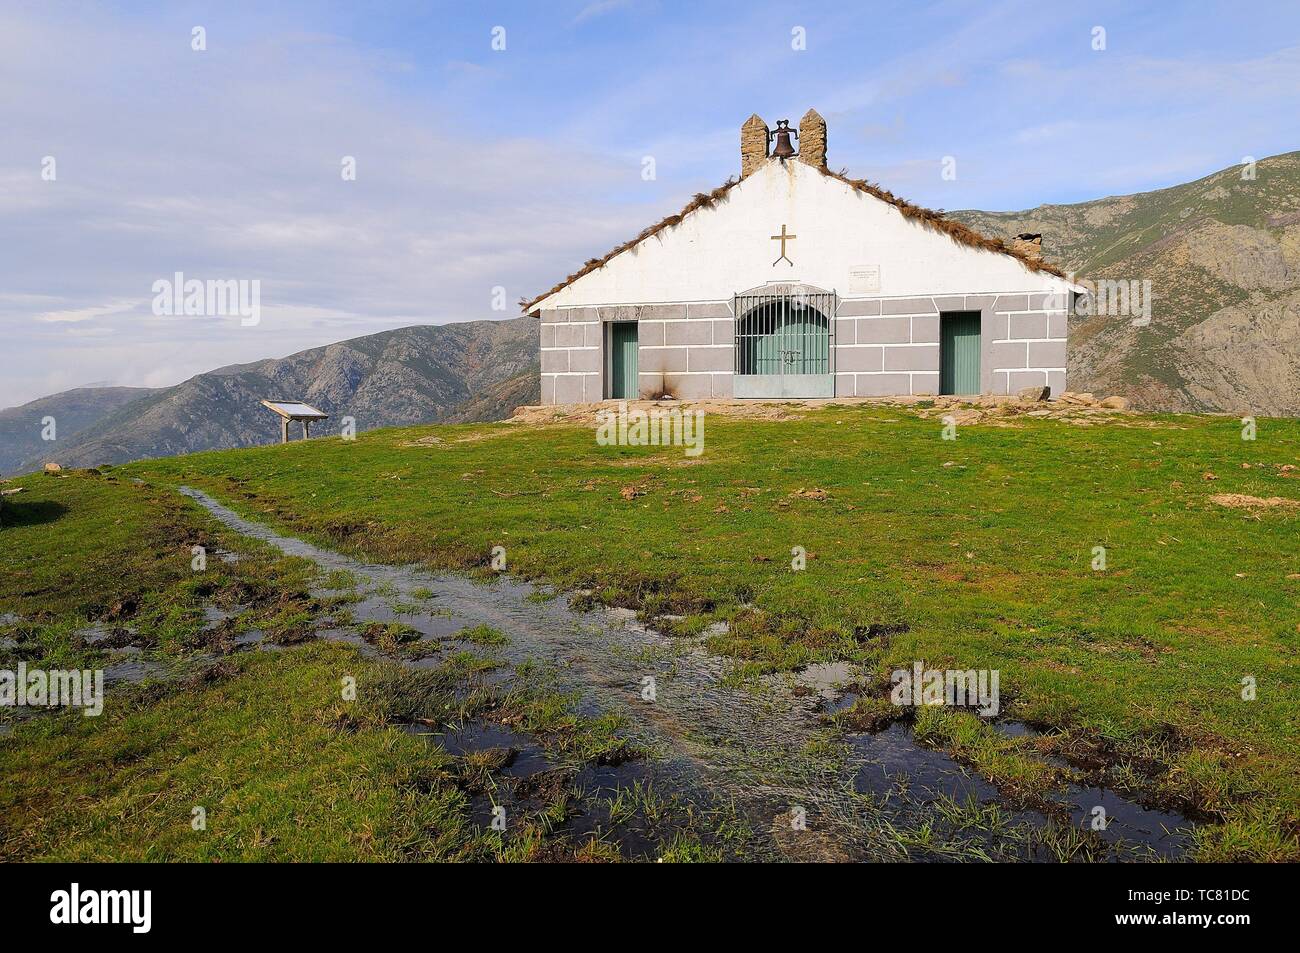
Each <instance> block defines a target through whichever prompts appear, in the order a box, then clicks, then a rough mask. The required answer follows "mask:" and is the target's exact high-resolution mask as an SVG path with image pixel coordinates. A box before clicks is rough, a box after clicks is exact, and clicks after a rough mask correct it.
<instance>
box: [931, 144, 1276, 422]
mask: <svg viewBox="0 0 1300 953" xmlns="http://www.w3.org/2000/svg"><path fill="white" fill-rule="evenodd" d="M952 217H954V218H956V219H958V220H960V221H962V222H965V223H966V224H968V225H971V226H972V227H974V228H976V229H978V230H980V231H982V232H985V233H986V234H990V235H998V236H1001V237H1004V238H1010V237H1012V236H1014V235H1016V234H1019V233H1022V232H1038V233H1041V234H1042V235H1043V249H1044V255H1045V256H1046V257H1047V258H1049V259H1050V260H1052V261H1054V262H1057V263H1059V264H1060V265H1062V266H1063V267H1065V268H1067V269H1068V270H1070V271H1072V272H1073V273H1074V274H1075V275H1076V276H1078V277H1080V278H1087V279H1092V280H1100V279H1113V280H1124V281H1134V280H1136V281H1147V280H1149V281H1150V282H1151V283H1152V292H1153V295H1154V304H1153V309H1152V320H1151V323H1150V324H1149V325H1147V326H1145V327H1136V328H1135V327H1133V326H1132V324H1131V322H1130V319H1129V318H1128V317H1113V316H1104V315H1098V316H1092V317H1087V318H1084V319H1081V320H1079V321H1078V322H1076V323H1073V324H1072V325H1071V328H1070V356H1069V372H1070V387H1071V388H1072V389H1074V390H1078V391H1096V392H1099V393H1107V394H1109V393H1116V394H1125V395H1127V396H1129V397H1131V398H1133V399H1134V401H1135V403H1136V405H1137V406H1139V407H1143V408H1147V409H1158V410H1175V411H1207V410H1208V411H1228V412H1233V413H1237V412H1240V413H1248V414H1276V415H1290V416H1294V415H1298V414H1300V152H1289V153H1285V154H1283V155H1278V156H1273V157H1271V158H1266V159H1262V160H1260V161H1259V162H1258V164H1257V165H1256V167H1255V169H1254V177H1253V178H1243V167H1242V166H1231V167H1229V168H1227V169H1223V170H1222V171H1219V172H1216V173H1214V174H1213V175H1208V176H1206V177H1204V178H1202V179H1198V180H1196V181H1195V182H1188V183H1186V184H1183V185H1178V186H1174V187H1172V188H1168V189H1160V190H1157V191H1154V192H1143V193H1140V194H1136V195H1119V196H1111V197H1109V198H1104V199H1098V200H1096V201H1093V202H1084V203H1080V204H1075V205H1041V206H1039V207H1038V208H1034V209H1028V210H1025V211H1021V212H979V211H963V212H954V213H952Z"/></svg>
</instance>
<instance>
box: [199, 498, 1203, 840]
mask: <svg viewBox="0 0 1300 953" xmlns="http://www.w3.org/2000/svg"><path fill="white" fill-rule="evenodd" d="M181 492H182V493H184V494H185V495H186V496H189V497H190V498H192V499H194V500H195V501H196V502H198V503H199V504H200V505H202V506H203V507H205V508H206V509H207V510H208V511H209V512H210V513H212V514H213V515H214V516H215V517H216V518H217V519H219V520H220V521H221V522H222V523H224V524H225V525H226V526H227V527H229V528H231V529H234V530H236V531H237V532H239V533H242V534H243V535H245V536H250V537H253V538H255V539H258V540H261V541H263V542H265V543H268V544H270V545H272V546H274V547H276V548H277V549H279V550H280V551H281V552H283V553H285V554H286V555H290V556H298V557H302V558H305V559H309V560H311V561H313V562H315V563H316V564H317V565H318V566H319V567H320V568H321V569H322V570H323V571H324V572H326V573H332V572H335V571H340V572H346V573H349V574H350V578H354V579H355V580H356V582H357V587H358V590H359V591H362V592H364V593H365V595H364V598H362V600H361V601H359V602H357V603H354V604H352V605H350V606H348V608H349V609H350V610H351V611H352V613H353V618H354V619H355V620H356V621H357V622H359V623H364V622H370V621H377V622H400V623H403V624H405V625H410V626H412V627H414V628H415V629H416V630H418V631H419V632H420V634H421V636H422V637H423V638H424V639H430V640H445V641H446V646H445V647H446V648H448V649H452V648H455V649H461V648H468V649H474V648H475V647H474V646H472V645H467V644H466V643H463V642H455V641H451V640H453V639H454V637H455V635H456V634H457V633H458V632H460V631H461V630H462V629H466V628H472V627H474V626H479V625H487V626H491V627H492V628H494V629H497V630H499V631H500V632H502V633H504V634H505V635H506V636H507V638H508V641H507V642H506V643H505V644H502V645H495V646H491V647H490V648H484V649H480V650H479V651H481V652H483V653H485V654H486V653H491V654H492V655H494V656H496V657H499V658H500V659H501V660H502V661H503V662H504V663H505V665H506V666H507V667H506V668H504V669H503V670H502V671H501V672H500V673H498V675H497V677H498V678H509V677H510V674H511V673H510V668H509V667H510V666H513V665H515V664H518V663H522V662H525V661H530V662H539V663H542V664H543V665H547V666H549V667H551V668H552V669H553V670H554V671H555V672H557V673H558V677H559V678H560V680H561V683H562V684H561V685H560V687H561V688H562V689H564V690H576V691H578V692H580V693H581V702H580V703H579V710H580V712H581V713H582V714H584V715H594V714H599V713H601V712H608V711H614V712H622V713H624V714H625V715H627V716H628V720H629V723H630V726H631V728H630V732H629V734H630V735H631V737H632V740H633V741H634V742H635V743H638V744H640V745H641V746H643V747H645V748H647V749H649V750H651V751H653V752H654V759H653V762H652V763H640V764H639V765H638V766H637V767H629V766H627V765H623V766H619V767H617V768H610V769H608V771H609V773H608V774H603V775H602V774H592V775H590V776H589V777H587V778H586V779H585V780H586V781H587V782H589V783H591V784H594V785H596V786H597V787H598V788H599V787H600V785H602V784H606V783H608V784H611V785H614V788H615V790H625V786H626V785H627V784H629V783H632V782H631V781H628V780H627V777H635V776H638V775H639V773H640V772H641V771H646V772H649V773H650V774H652V775H653V776H654V778H655V779H656V781H655V783H656V786H659V785H661V784H664V783H665V779H667V782H666V783H667V784H668V788H669V790H677V791H681V792H687V794H688V795H689V794H690V793H692V792H704V793H705V794H706V795H707V796H708V797H711V798H714V799H716V800H717V801H719V802H722V803H729V804H734V805H735V806H736V808H737V809H738V810H739V811H740V812H741V814H742V816H743V817H745V818H746V820H748V821H749V823H750V825H751V826H752V828H753V829H754V830H755V831H756V832H758V834H759V836H760V838H761V839H762V843H761V844H760V845H758V848H757V850H756V854H759V855H761V854H767V855H770V856H772V857H776V858H784V859H794V860H817V859H856V860H877V859H899V855H898V851H899V847H898V844H899V837H898V829H899V827H901V826H908V827H909V828H912V829H923V830H925V831H927V832H928V831H930V830H931V828H932V827H934V826H941V825H938V823H937V812H936V811H935V809H934V804H935V802H936V800H937V799H940V798H945V799H952V800H954V801H957V802H980V803H983V802H989V803H996V802H997V800H998V792H997V790H996V789H995V788H994V787H993V786H992V785H991V784H989V783H988V782H986V781H984V780H983V779H981V778H979V777H978V776H975V775H973V774H972V773H971V772H970V771H968V770H967V769H965V768H964V767H962V766H961V765H960V764H958V763H956V762H955V761H953V760H952V759H951V758H949V757H948V756H947V755H944V754H942V753H941V752H935V751H931V750H929V749H926V748H923V747H921V746H919V745H917V744H916V743H915V741H914V740H913V739H912V736H911V733H910V730H909V729H908V728H907V727H906V726H904V725H901V724H899V725H894V726H891V727H890V728H888V729H886V730H885V731H882V732H879V733H877V734H871V735H851V736H849V737H848V738H839V736H837V735H836V734H835V732H834V729H832V728H830V727H828V726H826V725H824V724H823V723H822V719H823V717H824V714H825V713H826V712H828V711H836V710H839V709H840V708H843V707H847V706H848V705H851V704H852V702H853V698H852V697H851V693H850V695H845V694H843V692H842V688H843V687H844V686H849V685H852V684H853V681H854V675H855V673H854V671H853V670H852V668H851V667H850V666H847V665H843V664H834V665H818V666H810V667H809V668H808V669H805V670H804V671H803V672H800V673H795V674H785V675H780V676H774V677H771V678H767V679H765V680H763V681H762V682H761V684H760V685H759V686H758V687H757V689H756V688H755V687H754V686H753V685H747V686H744V687H740V686H731V685H729V684H727V683H725V682H724V680H723V676H724V675H725V674H726V672H727V670H728V663H727V662H726V660H724V659H721V658H719V657H717V656H714V655H712V654H711V653H709V652H707V651H706V650H705V649H704V647H703V642H704V640H705V636H700V637H697V638H694V639H688V638H670V637H668V636H666V635H663V634H662V633H660V632H658V631H656V630H655V629H653V628H650V627H647V626H645V625H644V624H642V623H641V622H639V621H638V620H637V618H636V613H634V612H631V611H630V610H619V609H612V610H597V611H593V612H590V613H585V614H584V613H579V612H576V611H574V610H572V609H570V608H569V607H568V604H567V600H566V599H563V598H551V597H550V596H551V594H552V592H553V591H552V590H551V589H550V588H549V587H546V586H535V585H533V584H530V583H525V582H519V581H517V580H514V579H510V578H508V577H500V578H498V579H497V580H495V581H494V582H491V583H482V582H478V581H475V580H472V579H469V578H467V577H464V576H456V575H441V574H435V573H431V572H427V571H424V570H421V569H419V568H417V567H413V566H388V565H380V564H371V563H365V562H361V561H359V560H356V559H352V558H350V557H347V556H344V555H342V554H341V553H337V552H334V551H331V550H327V549H323V548H320V547H317V546H315V545H313V544H311V543H308V542H306V541H304V540H301V539H297V538H295V537H291V536H285V535H282V534H280V533H277V532H275V531H274V530H272V529H270V528H268V527H266V526H263V525H261V524H258V523H255V522H252V521H250V520H246V519H244V518H243V517H241V516H239V515H238V514H237V513H235V512H234V511H233V510H231V509H229V508H227V507H225V506H223V505H222V504H220V503H218V502H217V501H216V500H214V499H212V498H211V497H210V496H208V495H207V494H205V493H202V492H200V491H197V490H193V489H190V488H188V487H183V488H181ZM417 593H418V594H417ZM430 593H432V598H430ZM394 605H397V606H398V607H399V608H400V610H402V611H399V609H395V608H394ZM425 606H428V607H429V608H428V609H427V610H426V609H424V608H422V607H425ZM416 607H421V608H420V610H419V611H405V610H407V609H415V608H416ZM717 631H721V630H720V629H719V628H718V627H716V626H715V627H711V629H710V632H717ZM318 636H319V637H322V638H330V639H336V640H339V641H344V642H347V643H349V644H351V645H355V646H356V647H357V648H358V649H360V650H361V651H362V652H365V653H367V654H368V655H372V656H376V657H380V656H382V653H380V652H378V650H376V649H375V647H374V646H372V645H370V644H368V643H366V642H365V641H364V640H363V639H362V638H361V637H360V636H359V635H357V634H356V633H355V632H354V631H353V630H351V629H349V628H333V629H327V630H325V631H322V632H319V633H318ZM440 654H441V653H435V654H434V655H433V656H432V657H430V658H425V659H419V660H411V659H400V658H399V659H398V661H402V662H403V664H407V665H410V666H412V667H420V666H422V665H436V664H438V663H439V655H440ZM382 657H385V658H391V656H382ZM647 679H653V684H654V701H653V702H647V701H645V700H644V699H643V697H642V692H643V690H644V689H645V687H646V685H647V684H648V682H647ZM995 724H997V725H999V730H1000V731H1003V732H1004V733H1009V732H1010V733H1014V732H1018V731H1020V729H1018V728H1016V727H1014V723H1009V722H1002V723H995ZM460 730H461V731H469V732H470V739H469V741H465V740H464V739H463V738H461V737H460V736H458V735H457V734H456V733H455V732H452V733H444V734H443V735H442V738H443V740H445V741H446V742H447V743H449V744H451V745H453V746H456V745H459V744H481V743H482V742H483V738H484V737H491V734H490V731H491V730H492V729H489V728H488V727H487V726H480V727H470V728H466V729H460ZM1026 730H1027V729H1026ZM474 732H479V733H480V736H479V737H475V736H474ZM420 733H427V732H426V731H424V730H421V731H420ZM506 734H507V735H508V734H509V733H508V732H507V733H506ZM1012 736H1015V735H1014V734H1013V735H1012ZM837 740H840V741H842V742H843V743H842V744H840V745H839V746H838V747H839V749H841V750H842V751H843V757H842V758H836V757H828V755H827V754H826V747H827V746H828V745H830V746H835V744H836V742H837ZM525 741H527V739H525ZM486 746H487V747H507V748H518V750H519V752H520V754H518V755H516V762H515V763H518V759H519V758H520V757H522V756H523V752H524V751H526V750H528V748H527V747H525V746H524V745H517V744H514V743H502V744H499V745H497V744H487V745H486ZM523 763H524V766H525V767H527V768H528V769H532V768H533V767H535V765H533V764H530V763H529V762H528V761H527V759H525V761H524V762H523ZM513 767H514V764H512V768H513ZM545 773H546V772H545V769H540V768H539V769H538V776H543V775H545ZM579 780H583V779H582V778H580V779H579ZM620 785H621V786H620ZM1069 795H1070V797H1071V798H1072V799H1075V800H1078V801H1079V804H1080V806H1079V808H1078V810H1077V813H1076V817H1075V819H1076V821H1077V822H1079V823H1082V822H1083V819H1084V816H1085V815H1086V813H1087V812H1086V810H1085V808H1086V807H1090V806H1091V805H1092V804H1093V803H1097V804H1103V805H1105V804H1107V803H1113V804H1114V806H1115V809H1114V811H1112V810H1111V809H1110V808H1109V807H1108V808H1107V812H1108V814H1110V815H1111V816H1112V817H1114V818H1115V823H1114V825H1112V826H1113V827H1114V828H1115V831H1114V836H1115V838H1116V840H1118V839H1120V838H1123V839H1124V840H1126V841H1130V842H1131V841H1134V840H1136V841H1139V842H1142V843H1150V844H1152V846H1153V847H1154V848H1155V849H1157V850H1160V848H1161V846H1162V845H1170V855H1171V856H1176V855H1177V852H1178V851H1179V850H1181V847H1182V845H1183V844H1184V843H1185V841H1182V840H1179V839H1177V838H1174V839H1173V840H1170V839H1169V837H1168V836H1167V835H1164V833H1163V830H1162V829H1161V825H1162V824H1163V823H1164V820H1165V819H1166V818H1170V819H1171V820H1172V823H1171V824H1170V825H1169V826H1171V827H1182V828H1189V827H1190V826H1191V825H1190V822H1188V821H1186V820H1185V819H1182V818H1179V817H1176V816H1171V815H1163V814H1158V813H1155V812H1148V811H1143V809H1142V808H1141V807H1140V806H1138V805H1136V804H1133V803H1132V802H1129V801H1124V800H1123V799H1121V798H1118V796H1117V795H1114V794H1113V792H1100V794H1098V795H1097V796H1098V797H1102V796H1104V795H1108V796H1109V800H1095V799H1093V796H1092V792H1084V791H1071V792H1069ZM481 807H482V805H478V806H476V809H475V811H476V815H477V814H478V813H480V809H481ZM795 808H802V809H805V810H806V811H807V815H808V817H809V819H810V820H809V825H810V829H809V832H807V833H804V834H800V833H797V832H796V833H795V834H792V833H791V832H790V830H787V829H786V828H789V827H790V825H789V824H788V823H786V822H785V821H783V820H782V818H784V817H788V816H789V814H790V812H791V811H792V810H793V809H795ZM488 813H489V814H490V810H489V812H488ZM1014 817H1015V818H1016V819H1017V820H1018V821H1024V822H1025V823H1035V824H1038V825H1040V826H1041V825H1044V824H1046V823H1047V819H1046V818H1043V817H1041V816H1037V817H1036V818H1035V817H1031V816H1030V815H1028V814H1024V813H1020V814H1015V815H1014ZM573 823H574V824H575V825H576V826H575V830H577V829H579V828H580V827H581V825H582V824H589V825H592V829H593V830H595V828H598V827H599V826H600V820H599V818H597V819H594V820H593V819H588V820H586V821H575V822H573ZM813 825H815V826H816V828H817V830H816V834H815V835H814V834H813V833H812V832H811V828H812V826H813ZM1107 833H1108V834H1111V833H1112V832H1110V831H1108V832H1107ZM935 836H936V837H938V836H941V835H935ZM1019 836H1020V835H1017V837H1019ZM1003 846H1004V848H1005V850H1004V853H1009V854H1011V855H1012V856H1022V857H1023V858H1024V859H1033V853H1032V847H1031V846H1029V844H1028V841H1026V842H1025V843H1024V844H1023V845H1021V844H1020V842H1019V841H1017V842H1016V843H1012V844H1010V845H1003ZM1021 847H1023V849H1020V848H1021ZM1017 850H1019V853H1017ZM1162 852H1163V851H1162ZM908 856H912V855H911V854H909V855H908Z"/></svg>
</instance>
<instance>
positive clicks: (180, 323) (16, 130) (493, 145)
mask: <svg viewBox="0 0 1300 953" xmlns="http://www.w3.org/2000/svg"><path fill="white" fill-rule="evenodd" d="M195 26H202V27H203V28H204V29H205V30H206V40H207V49H206V50H204V51H195V50H193V49H191V31H192V28H193V27H195ZM494 27H503V28H504V30H505V49H504V50H499V51H498V50H493V49H492V39H493V36H492V31H493V28H494ZM1096 27H1101V28H1103V29H1104V30H1105V49H1104V50H1095V49H1093V37H1094V28H1096ZM796 28H802V30H803V35H804V36H806V49H803V50H796V49H793V48H792V31H794V30H795V29H796ZM809 106H815V107H816V108H817V109H818V110H820V111H821V113H822V114H823V115H824V116H825V117H826V119H827V122H828V125H829V157H830V164H831V166H832V167H834V168H841V167H842V168H846V169H848V170H849V171H850V172H851V173H852V174H854V175H856V176H866V177H868V178H870V179H873V180H875V181H879V182H881V183H882V184H883V185H885V186H886V187H887V188H890V189H892V190H894V191H895V192H897V193H899V194H901V195H903V196H905V197H906V198H909V199H911V200H913V201H917V202H920V203H922V204H925V205H929V206H931V207H935V208H946V209H957V208H971V207H974V208H984V209H1016V208H1026V207H1032V206H1034V205H1037V204H1040V203H1044V202H1074V201H1081V200H1086V199H1091V198H1096V197H1100V196H1103V195H1108V194H1115V193H1126V192H1134V191H1142V190H1146V189H1152V188H1159V187H1161V186H1164V185H1171V184H1174V183H1177V182H1182V181H1187V180H1189V179H1193V178H1197V177H1199V176H1201V175H1205V174H1208V173H1210V172H1213V171H1215V170H1217V169H1219V168H1222V167H1224V166H1228V165H1231V164H1233V163H1236V162H1239V161H1241V159H1242V157H1243V156H1247V155H1252V156H1256V157H1262V156H1266V155H1272V154H1275V153H1278V152H1286V151H1290V150H1292V149H1296V148H1300V140H1298V139H1297V135H1296V128H1297V122H1296V116H1297V115H1300V108H1298V107H1300V4H1297V3H1294V2H1257V3H1251V4H1243V3H1209V2H1202V3H1177V2H1163V3H1159V4H1130V3H1087V2H1078V3H1069V4H1065V3H1052V2H1048V0H1038V2H1004V3H998V2H983V3H977V2H971V3H966V2H960V3H959V2H936V3H922V2H894V3H867V4H843V3H829V2H827V3H798V2H793V0H785V2H777V3H761V2H760V3H734V4H725V3H712V2H693V3H670V2H666V0H658V2H655V0H597V2H587V0H574V2H548V3H537V2H534V3H508V4H491V3H464V2H455V3H404V2H392V3H366V2H350V3H293V2H279V3H265V2H264V3H241V2H224V3H166V4H163V3H148V2H119V3H100V4H90V3H84V4H83V3H76V4H74V3H57V2H41V3H22V2H3V3H0V130H3V132H2V133H0V240H2V241H3V247H4V248H5V254H4V255H3V256H0V329H3V333H4V342H5V351H6V360H5V363H6V365H7V366H6V369H5V373H4V374H3V375H2V376H0V406H9V405H12V404H16V403H20V402H22V401H25V400H29V399H32V398H34V397H37V396H40V395H42V394H46V393H50V392H53V391H56V390H61V389H64V388H67V387H73V386H79V385H85V384H88V383H119V384H144V385H153V386H159V385H164V384H171V383H175V382H177V381H180V380H183V379H185V378H186V377H188V376H190V375H192V374H195V373H198V372H201V371H204V370H207V369H210V368H212V367H216V366H219V365H222V364H226V363H231V362H234V361H247V360H255V359H258V358H262V357H270V356H280V355H284V354H287V353H290V352H292V351H295V350H299V349H301V348H304V347H310V346H315V345H318V344H323V343H327V342H330V341H334V340H340V339H343V338H346V337H351V336H355V335H358V334H364V333H368V332H371V331H377V330H382V329H384V328H390V327H399V326H402V325H407V324H414V323H422V322H425V323H440V322H445V321H459V320H473V319H482V318H501V317H511V316H514V314H515V313H516V312H515V310H514V307H513V303H514V302H515V301H517V300H518V299H519V298H520V297H522V296H531V295H532V294H534V293H535V292H537V291H539V290H542V289H543V288H546V287H549V286H550V285H551V284H552V283H554V281H555V280H557V279H558V278H560V277H562V276H563V275H565V274H568V273H569V272H570V271H572V270H573V269H574V268H575V267H576V266H578V265H579V264H580V263H581V262H582V261H584V260H586V259H587V258H590V257H592V256H593V255H598V254H601V253H603V252H604V251H606V250H607V249H608V248H609V247H611V246H612V245H614V244H616V243H618V242H619V241H622V240H623V239H625V238H627V237H628V236H629V235H631V234H634V233H635V232H637V231H638V230H640V228H642V227H643V226H644V225H646V224H648V223H649V222H651V221H654V220H656V219H658V218H660V217H662V216H663V215H665V214H667V213H669V212H672V211H675V210H676V209H678V208H679V207H680V206H681V205H682V204H683V203H684V202H685V201H686V200H687V199H688V198H689V196H690V195H692V194H693V193H694V192H696V191H699V190H701V189H705V188H711V187H713V186H715V185H718V184H720V183H721V182H722V181H723V180H725V179H726V178H727V177H728V176H730V175H733V174H735V173H736V172H737V170H738V165H739V157H738V128H739V126H740V124H741V122H743V121H744V119H745V118H747V117H748V116H749V115H750V113H752V112H758V113H759V114H760V115H761V116H763V117H764V118H765V119H766V120H768V122H769V123H771V124H775V121H776V120H777V119H780V118H790V119H792V120H795V121H797V120H798V117H799V116H800V115H802V114H803V112H804V111H805V110H806V109H807V108H808V107H809ZM46 156H53V157H54V158H55V160H56V163H57V165H56V168H57V176H56V178H55V180H54V181H47V180H44V179H42V177H41V170H42V162H43V161H44V158H45V157H46ZM343 156H353V157H355V159H356V163H357V176H356V180H355V181H344V180H342V178H341V176H340V174H339V170H340V162H341V159H342V157H343ZM646 156H652V157H653V158H654V160H655V172H656V177H655V178H654V180H653V181H646V180H645V179H644V178H643V177H642V168H643V159H644V157H646ZM944 156H952V157H954V158H955V160H956V168H957V177H956V179H955V180H953V181H945V180H944V179H943V178H942V177H941V175H940V170H941V163H942V160H943V157H944ZM1049 239H1050V236H1049ZM176 271H182V272H184V273H185V274H186V276H187V277H198V278H203V279H208V278H211V279H235V280H257V281H260V283H261V297H262V320H261V322H260V323H259V324H258V325H256V326H254V327H244V326H241V323H240V321H239V319H238V318H237V317H234V318H229V317H199V316H193V317H174V316H158V315H154V314H153V313H152V310H151V307H150V305H151V300H152V291H151V287H152V283H153V282H154V281H155V280H157V279H159V278H165V277H169V276H171V275H172V274H173V273H174V272H176ZM498 287H501V288H504V289H505V290H506V298H507V300H508V301H509V302H510V303H511V308H510V310H509V311H507V312H500V311H494V310H493V309H492V305H491V302H492V297H493V292H494V289H496V288H498Z"/></svg>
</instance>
